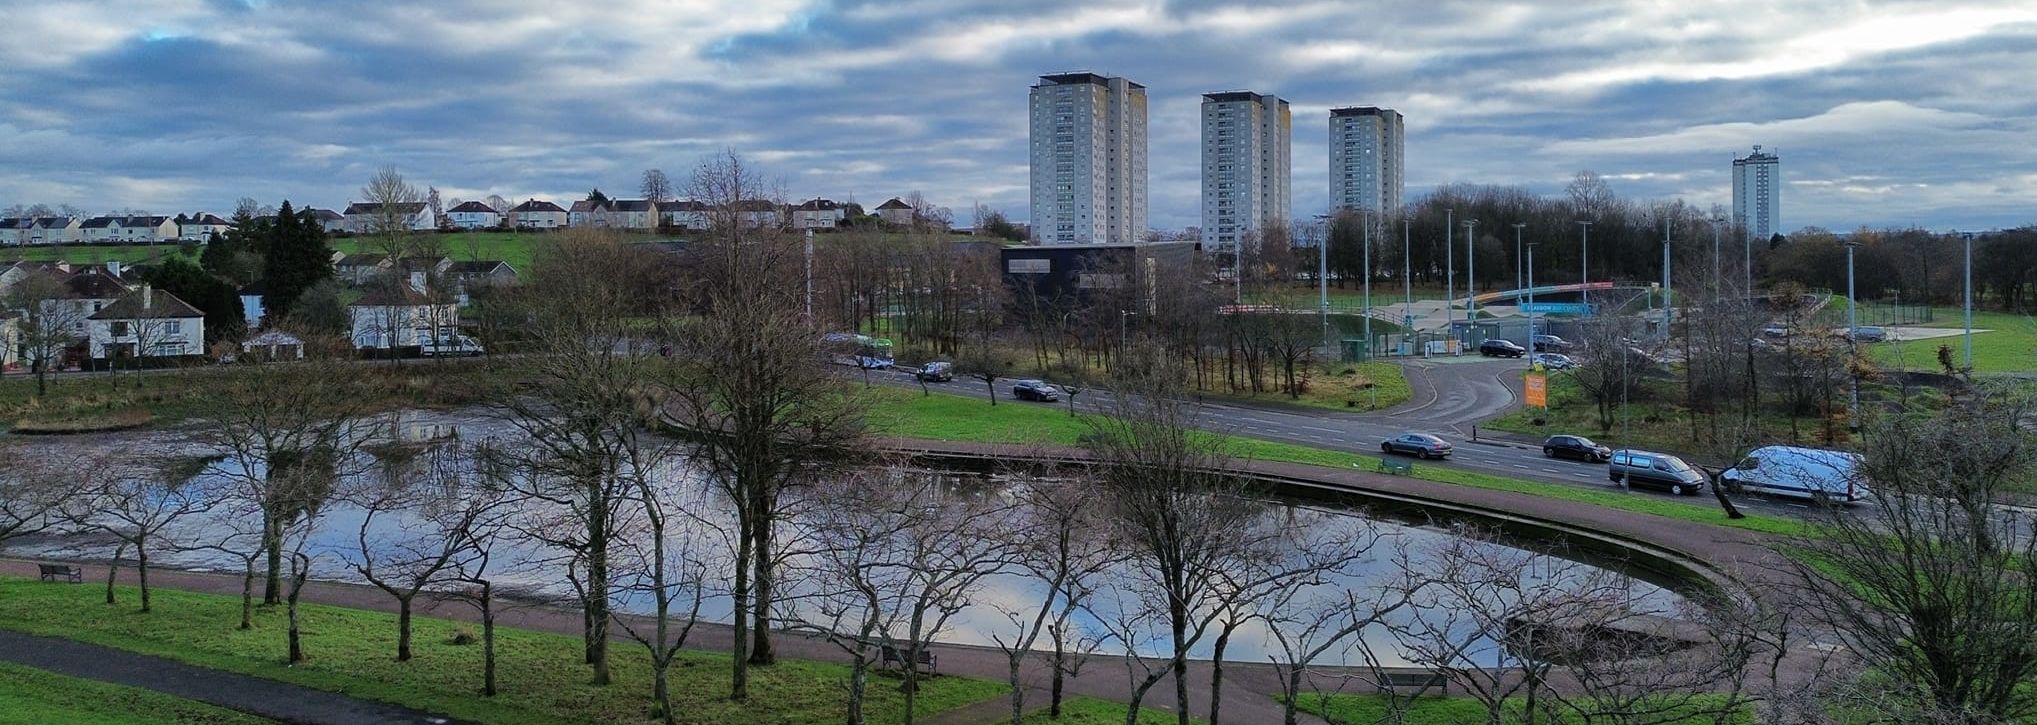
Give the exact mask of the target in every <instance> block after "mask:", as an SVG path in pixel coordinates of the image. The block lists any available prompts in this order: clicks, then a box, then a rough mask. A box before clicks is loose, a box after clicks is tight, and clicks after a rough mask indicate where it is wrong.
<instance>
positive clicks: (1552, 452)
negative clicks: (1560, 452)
mask: <svg viewBox="0 0 2037 725" xmlns="http://www.w3.org/2000/svg"><path fill="white" fill-rule="evenodd" d="M1542 456H1543V457H1544V458H1555V457H1556V449H1554V448H1544V449H1542Z"/></svg>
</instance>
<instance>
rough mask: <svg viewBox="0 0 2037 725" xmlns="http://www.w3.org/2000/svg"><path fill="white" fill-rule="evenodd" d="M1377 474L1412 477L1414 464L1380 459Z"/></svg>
mask: <svg viewBox="0 0 2037 725" xmlns="http://www.w3.org/2000/svg"><path fill="white" fill-rule="evenodd" d="M1379 472H1380V473H1391V474H1393V475H1396V476H1411V475H1414V472H1415V464H1414V462H1413V461H1402V460H1397V459H1393V458H1381V459H1379Z"/></svg>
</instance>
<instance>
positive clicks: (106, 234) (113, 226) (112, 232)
mask: <svg viewBox="0 0 2037 725" xmlns="http://www.w3.org/2000/svg"><path fill="white" fill-rule="evenodd" d="M78 228H79V230H80V231H81V232H82V233H83V236H84V241H87V242H160V241H163V240H166V239H176V238H177V221H176V220H175V219H171V218H170V217H166V216H97V217H92V218H90V219H86V220H85V221H84V222H83V223H81V224H79V225H78Z"/></svg>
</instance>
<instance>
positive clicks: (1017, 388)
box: [1011, 380, 1061, 403]
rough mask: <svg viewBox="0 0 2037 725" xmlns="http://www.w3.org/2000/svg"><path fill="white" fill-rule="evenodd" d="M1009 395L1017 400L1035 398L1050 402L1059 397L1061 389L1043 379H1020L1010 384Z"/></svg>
mask: <svg viewBox="0 0 2037 725" xmlns="http://www.w3.org/2000/svg"><path fill="white" fill-rule="evenodd" d="M1011 397H1014V398H1017V399H1019V400H1037V401H1040V402H1042V403H1052V402H1054V401H1056V400H1060V399H1061V391H1059V390H1055V389H1054V386H1052V385H1048V384H1047V383H1046V381H1043V380H1020V381H1018V382H1016V383H1013V384H1012V386H1011Z"/></svg>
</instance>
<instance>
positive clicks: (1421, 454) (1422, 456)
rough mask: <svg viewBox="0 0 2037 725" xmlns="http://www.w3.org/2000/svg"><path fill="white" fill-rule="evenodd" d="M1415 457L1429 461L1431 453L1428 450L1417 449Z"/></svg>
mask: <svg viewBox="0 0 2037 725" xmlns="http://www.w3.org/2000/svg"><path fill="white" fill-rule="evenodd" d="M1415 457H1416V458H1420V459H1422V460H1424V461H1426V460H1429V451H1428V450H1427V449H1422V448H1417V449H1415Z"/></svg>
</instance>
